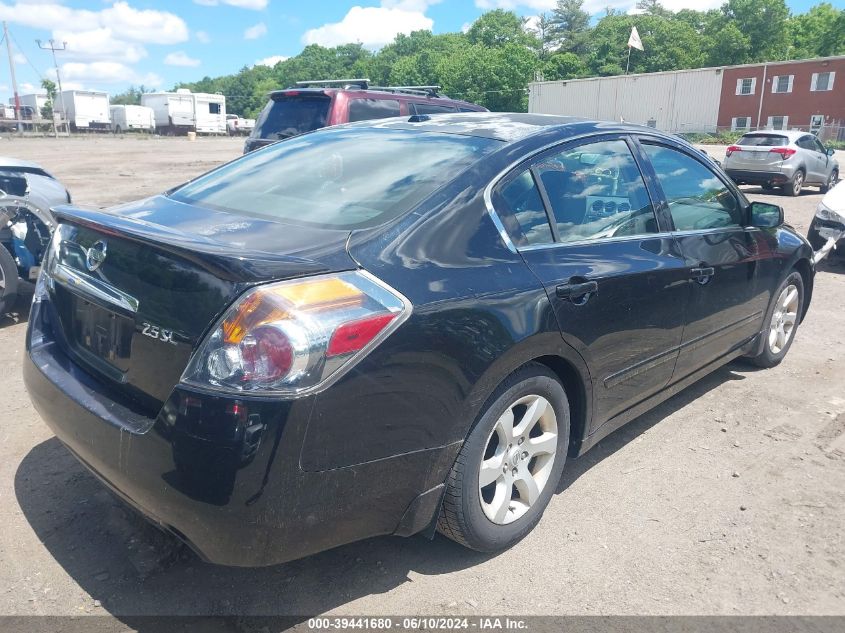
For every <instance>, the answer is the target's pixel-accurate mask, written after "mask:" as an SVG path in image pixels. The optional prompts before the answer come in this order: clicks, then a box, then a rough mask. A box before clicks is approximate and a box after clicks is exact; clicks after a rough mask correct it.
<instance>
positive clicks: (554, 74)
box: [543, 51, 587, 81]
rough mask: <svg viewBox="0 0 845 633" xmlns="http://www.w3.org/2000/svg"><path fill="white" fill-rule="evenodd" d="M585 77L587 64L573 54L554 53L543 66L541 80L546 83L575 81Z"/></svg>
mask: <svg viewBox="0 0 845 633" xmlns="http://www.w3.org/2000/svg"><path fill="white" fill-rule="evenodd" d="M585 75H587V64H586V63H585V62H584V60H583V59H582V58H581V57H579V56H578V55H576V54H575V53H567V52H564V51H556V52H554V53H552V54H551V55H550V56H549V58H548V59H547V60H546V61H545V63H544V64H543V78H544V79H545V80H546V81H555V80H557V79H575V78H577V77H584V76H585Z"/></svg>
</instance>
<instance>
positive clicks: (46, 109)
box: [41, 79, 56, 121]
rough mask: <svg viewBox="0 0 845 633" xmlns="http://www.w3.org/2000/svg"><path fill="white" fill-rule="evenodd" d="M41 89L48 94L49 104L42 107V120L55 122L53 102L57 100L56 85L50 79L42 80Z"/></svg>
mask: <svg viewBox="0 0 845 633" xmlns="http://www.w3.org/2000/svg"><path fill="white" fill-rule="evenodd" d="M41 87H42V88H44V92H46V93H47V103H45V104H44V105H43V106H41V118H44V119H47V120H49V121H52V120H53V101H54V100H55V99H56V83H55V82H54V81H50V80H49V79H42V80H41Z"/></svg>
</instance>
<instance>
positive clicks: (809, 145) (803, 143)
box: [796, 136, 819, 152]
mask: <svg viewBox="0 0 845 633" xmlns="http://www.w3.org/2000/svg"><path fill="white" fill-rule="evenodd" d="M813 141H814V139H813V137H812V136H802V137H801V138H799V139H798V141H797V143H796V145H798V147H800V148H801V149H808V150H810V151H811V152H817V151H819V150H818V148H817V147H816V144H815V143H814V142H813Z"/></svg>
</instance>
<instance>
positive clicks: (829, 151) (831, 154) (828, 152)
mask: <svg viewBox="0 0 845 633" xmlns="http://www.w3.org/2000/svg"><path fill="white" fill-rule="evenodd" d="M835 153H836V150H833V149H829V150H827V155H828V156H833V155H834V154H835Z"/></svg>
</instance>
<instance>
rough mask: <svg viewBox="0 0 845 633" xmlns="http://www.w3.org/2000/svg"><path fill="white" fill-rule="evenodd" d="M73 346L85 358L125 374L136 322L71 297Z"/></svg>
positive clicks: (82, 299) (83, 299)
mask: <svg viewBox="0 0 845 633" xmlns="http://www.w3.org/2000/svg"><path fill="white" fill-rule="evenodd" d="M71 297H72V298H71V311H70V312H71V336H70V339H71V345H72V346H73V347H74V348H76V350H77V352H79V353H80V354H81V355H82V356H83V357H87V358H88V359H89V360H94V361H95V362H97V363H105V364H106V365H107V366H109V367H111V368H114V369H117V370H118V371H120V372H121V373H125V372H126V371H127V370H128V369H129V356H130V353H131V351H132V335H133V333H134V331H135V321H134V320H133V319H131V318H128V317H126V316H123V315H121V314H118V313H116V312H113V311H111V310H108V309H107V308H104V307H102V306H100V305H99V304H97V303H94V302H92V301H89V300H87V299H85V298H83V297H80V296H78V295H75V294H72V293H71Z"/></svg>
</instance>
